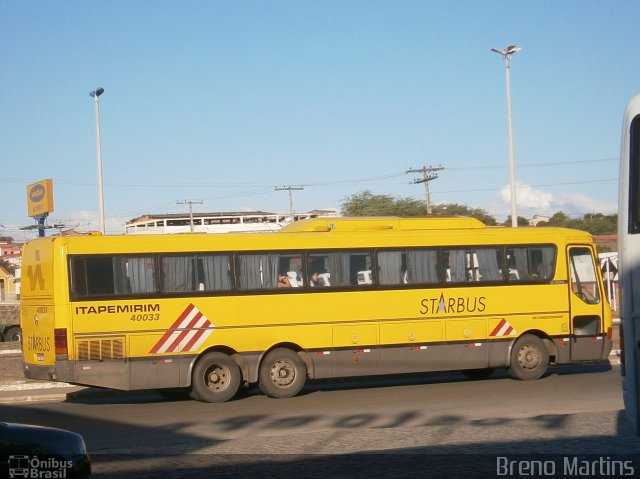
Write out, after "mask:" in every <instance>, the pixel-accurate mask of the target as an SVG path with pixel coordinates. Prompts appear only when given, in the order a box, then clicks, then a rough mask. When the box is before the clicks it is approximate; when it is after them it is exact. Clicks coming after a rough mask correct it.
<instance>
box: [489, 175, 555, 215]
mask: <svg viewBox="0 0 640 479" xmlns="http://www.w3.org/2000/svg"><path fill="white" fill-rule="evenodd" d="M500 197H501V198H502V200H503V201H504V202H505V203H508V204H511V188H510V186H509V185H507V186H505V187H504V188H502V189H501V190H500ZM516 201H517V205H518V207H522V208H537V209H542V210H546V209H548V208H549V207H550V206H551V204H552V203H553V195H552V194H551V193H549V192H547V191H542V190H538V189H535V188H534V187H533V186H531V185H527V184H525V183H522V182H520V181H517V182H516Z"/></svg>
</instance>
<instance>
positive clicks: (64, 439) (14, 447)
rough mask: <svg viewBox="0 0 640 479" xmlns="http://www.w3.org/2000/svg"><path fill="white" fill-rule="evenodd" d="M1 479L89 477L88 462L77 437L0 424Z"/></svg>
mask: <svg viewBox="0 0 640 479" xmlns="http://www.w3.org/2000/svg"><path fill="white" fill-rule="evenodd" d="M1 477H10V478H14V477H65V478H85V477H91V461H90V459H89V454H88V453H87V447H86V445H85V443H84V439H83V438H82V436H81V435H80V434H76V433H75V432H71V431H65V430H64V429H56V428H52V427H43V426H32V425H26V424H12V423H0V478H1Z"/></svg>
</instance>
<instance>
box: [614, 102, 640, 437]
mask: <svg viewBox="0 0 640 479" xmlns="http://www.w3.org/2000/svg"><path fill="white" fill-rule="evenodd" d="M618 252H619V260H618V271H619V278H620V336H621V337H620V346H621V348H622V355H621V363H622V365H621V372H622V377H623V380H622V389H623V397H624V405H625V409H626V412H627V415H628V417H629V420H630V422H631V424H632V426H633V428H634V430H635V432H636V433H640V412H639V405H640V401H639V383H640V381H639V374H640V354H639V353H640V351H639V348H640V95H638V96H636V97H635V98H633V99H632V100H631V101H630V102H629V104H628V105H627V108H626V110H625V112H624V119H623V127H622V148H621V151H620V188H619V196H618Z"/></svg>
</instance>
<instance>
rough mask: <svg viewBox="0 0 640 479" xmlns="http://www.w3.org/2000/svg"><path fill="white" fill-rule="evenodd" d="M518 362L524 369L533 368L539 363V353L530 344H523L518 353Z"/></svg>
mask: <svg viewBox="0 0 640 479" xmlns="http://www.w3.org/2000/svg"><path fill="white" fill-rule="evenodd" d="M518 362H519V363H520V365H521V366H522V367H523V368H525V369H535V368H536V367H537V366H538V364H540V354H539V353H538V350H537V349H536V348H534V347H532V346H529V345H526V346H523V348H522V349H521V350H520V352H519V353H518Z"/></svg>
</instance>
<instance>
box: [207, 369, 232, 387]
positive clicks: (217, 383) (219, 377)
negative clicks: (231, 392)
mask: <svg viewBox="0 0 640 479" xmlns="http://www.w3.org/2000/svg"><path fill="white" fill-rule="evenodd" d="M227 377H228V376H227V372H226V371H225V369H224V368H222V367H221V366H213V367H212V368H211V369H210V370H209V372H208V374H207V387H208V388H209V389H211V390H212V391H219V390H222V389H225V388H226V387H227V386H228V385H229V383H228V381H227Z"/></svg>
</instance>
